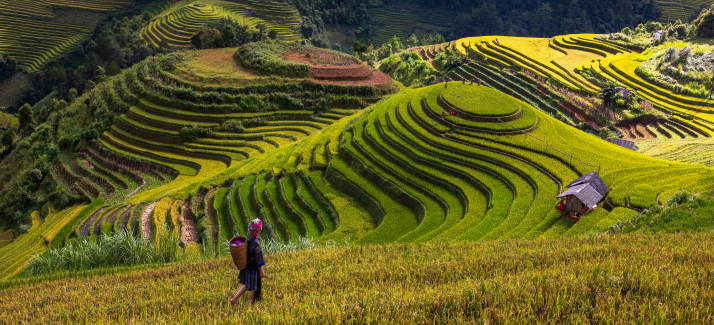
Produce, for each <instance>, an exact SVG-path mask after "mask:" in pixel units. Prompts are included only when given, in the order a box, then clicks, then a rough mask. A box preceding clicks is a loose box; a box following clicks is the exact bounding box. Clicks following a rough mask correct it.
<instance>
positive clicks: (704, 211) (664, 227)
mask: <svg viewBox="0 0 714 325" xmlns="http://www.w3.org/2000/svg"><path fill="white" fill-rule="evenodd" d="M671 199H672V204H669V203H668V205H665V206H654V207H651V208H649V209H647V210H645V211H644V212H643V213H642V214H640V215H638V216H636V217H634V218H632V219H630V220H627V221H623V222H620V223H618V224H616V225H614V226H613V227H611V228H610V230H609V231H610V232H612V233H629V232H644V231H648V232H694V231H707V232H711V231H712V230H714V199H712V198H711V197H707V196H703V195H698V196H691V195H688V194H686V193H685V192H679V194H678V195H676V196H675V197H673V198H671ZM677 202H681V203H680V204H678V203H677Z"/></svg>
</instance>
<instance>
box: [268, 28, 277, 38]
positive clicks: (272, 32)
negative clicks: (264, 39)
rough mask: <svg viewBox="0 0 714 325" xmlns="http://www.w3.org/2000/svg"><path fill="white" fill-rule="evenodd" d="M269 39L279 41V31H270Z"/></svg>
mask: <svg viewBox="0 0 714 325" xmlns="http://www.w3.org/2000/svg"><path fill="white" fill-rule="evenodd" d="M268 37H269V38H270V39H277V38H278V31H276V30H274V29H271V30H269V31H268Z"/></svg>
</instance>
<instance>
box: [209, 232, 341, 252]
mask: <svg viewBox="0 0 714 325" xmlns="http://www.w3.org/2000/svg"><path fill="white" fill-rule="evenodd" d="M349 245H350V238H349V237H348V238H344V239H342V240H341V241H336V240H326V241H324V242H320V241H316V240H315V239H314V238H312V237H303V236H299V237H297V238H296V239H294V240H291V241H290V242H287V243H286V242H283V241H281V240H278V239H275V238H272V237H268V238H267V239H264V240H262V241H261V245H260V248H261V249H262V250H263V253H264V254H266V255H267V254H275V253H287V252H297V251H305V250H312V249H320V248H334V247H343V246H349ZM219 249H221V255H220V256H230V254H231V253H230V251H229V248H228V241H225V242H224V243H223V244H222V245H220V248H219ZM204 255H206V254H204Z"/></svg>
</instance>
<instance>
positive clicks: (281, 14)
mask: <svg viewBox="0 0 714 325" xmlns="http://www.w3.org/2000/svg"><path fill="white" fill-rule="evenodd" d="M222 18H224V19H232V20H235V21H238V22H240V23H242V24H247V25H249V26H256V25H258V24H263V25H265V27H266V28H267V29H271V30H275V31H276V32H277V33H278V35H279V36H280V37H281V38H283V39H285V40H288V41H294V40H300V39H301V38H302V37H301V36H300V33H299V32H297V31H296V29H297V28H298V25H299V22H300V18H299V16H298V13H297V11H296V10H294V9H292V8H291V7H286V6H284V5H281V4H279V3H277V2H262V1H255V0H245V1H233V2H231V1H220V0H208V1H203V2H198V1H177V2H175V3H174V4H172V5H170V6H167V8H166V9H165V10H163V11H162V12H159V13H157V14H156V15H155V16H154V17H153V18H152V21H151V23H149V25H147V26H146V27H144V29H142V31H141V38H142V39H144V40H145V41H146V42H147V43H150V44H153V45H154V46H157V47H158V46H160V44H161V42H166V43H167V44H169V45H170V46H175V47H191V36H192V35H193V34H194V33H196V32H197V31H198V30H199V29H200V28H201V27H202V26H204V25H206V24H207V23H210V22H211V21H216V20H219V19H222Z"/></svg>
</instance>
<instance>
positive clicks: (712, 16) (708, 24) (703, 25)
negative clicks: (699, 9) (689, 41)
mask: <svg viewBox="0 0 714 325" xmlns="http://www.w3.org/2000/svg"><path fill="white" fill-rule="evenodd" d="M693 24H694V25H696V26H697V32H696V34H697V36H699V37H703V38H713V37H714V11H709V12H706V13H704V14H703V15H701V16H699V17H697V19H696V20H695V21H694V22H693Z"/></svg>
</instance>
